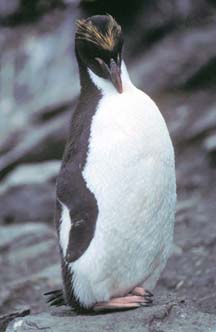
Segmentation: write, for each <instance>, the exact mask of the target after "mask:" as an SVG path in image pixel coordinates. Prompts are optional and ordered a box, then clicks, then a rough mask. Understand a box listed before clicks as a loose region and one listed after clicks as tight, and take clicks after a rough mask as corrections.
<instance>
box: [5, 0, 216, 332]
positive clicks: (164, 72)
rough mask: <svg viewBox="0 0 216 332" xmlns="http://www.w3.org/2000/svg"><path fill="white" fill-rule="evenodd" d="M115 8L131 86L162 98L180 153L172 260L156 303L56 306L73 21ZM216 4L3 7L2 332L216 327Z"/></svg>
mask: <svg viewBox="0 0 216 332" xmlns="http://www.w3.org/2000/svg"><path fill="white" fill-rule="evenodd" d="M104 13H110V14H112V15H113V16H114V17H116V19H117V20H118V21H119V22H120V23H121V24H122V26H123V28H124V31H125V49H124V54H125V59H126V62H127V64H128V67H129V71H130V74H131V77H132V80H133V82H134V83H135V84H136V85H137V86H138V87H139V88H141V89H143V90H144V91H146V92H147V93H148V94H150V96H151V97H152V98H153V99H154V100H155V101H156V102H157V103H158V105H159V107H160V109H161V111H162V113H163V115H164V117H165V119H166V121H167V124H168V127H169V130H170V133H171V136H172V139H173V141H174V146H175V151H176V170H177V185H178V205H177V216H176V228H175V245H174V248H173V255H172V257H171V258H170V260H169V262H168V265H167V267H166V269H165V271H164V273H163V276H162V278H161V279H160V282H159V284H158V286H157V288H156V290H155V304H154V306H153V307H151V308H141V309H138V310H135V311H129V312H121V313H115V314H108V315H99V316H83V317H80V316H77V315H75V314H74V313H73V312H70V310H68V309H67V308H63V309H62V308H60V309H59V310H57V309H55V310H53V309H50V308H49V307H48V306H47V305H46V303H45V299H44V298H43V295H42V294H43V292H45V291H47V290H52V289H55V288H56V287H57V288H59V287H61V279H60V262H59V257H58V247H57V243H56V236H55V229H54V225H53V211H54V203H55V178H56V174H57V172H58V170H59V166H60V160H61V156H62V152H63V148H64V144H65V139H66V136H67V125H68V123H69V121H70V118H71V114H72V112H73V109H74V105H75V104H76V100H77V96H78V93H79V83H78V72H77V65H76V61H75V57H74V27H75V20H76V19H77V18H81V17H87V16H89V15H92V14H104ZM215 14H216V3H215V1H214V0H196V1H194V0H172V1H171V0H145V1H141V0H133V1H128V2H126V1H116V0H115V1H114V0H109V1H108V0H85V1H84V0H83V1H79V0H31V1H30V0H0V181H1V182H0V331H1V332H3V331H7V332H15V331H18V332H19V331H40V330H43V331H45V332H46V331H47V332H52V331H53V332H56V331H64V332H69V331H82V332H83V331H105V330H106V331H121V332H124V331H125V332H126V331H136V332H139V331H142V332H145V331H150V332H159V331H160V332H162V331H166V332H180V331H184V332H185V331H189V332H195V331H196V332H206V331H209V332H210V331H211V332H215V331H216V171H215V168H216V16H215Z"/></svg>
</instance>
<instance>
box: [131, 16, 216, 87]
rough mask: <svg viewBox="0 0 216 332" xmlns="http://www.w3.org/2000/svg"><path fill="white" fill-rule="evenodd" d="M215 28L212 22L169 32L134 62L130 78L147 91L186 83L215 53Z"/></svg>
mask: <svg viewBox="0 0 216 332" xmlns="http://www.w3.org/2000/svg"><path fill="white" fill-rule="evenodd" d="M215 28H216V25H215V23H214V22H213V23H208V24H205V25H203V26H202V27H193V28H191V29H190V30H184V29H182V30H179V31H175V32H173V33H172V34H170V35H168V36H167V37H165V38H164V39H163V40H162V41H160V43H156V44H155V45H154V46H153V47H152V48H151V49H150V51H149V52H146V53H145V54H144V55H141V56H140V58H139V59H138V60H137V61H136V63H135V65H134V67H133V68H132V70H131V76H132V77H133V81H134V82H136V84H137V85H138V86H140V87H141V88H143V89H144V90H145V91H146V92H147V93H149V92H150V93H152V91H154V92H155V91H159V90H160V91H161V90H165V89H166V90H167V89H175V88H179V87H184V86H185V85H186V84H189V82H190V81H191V80H192V79H193V78H194V77H195V75H196V74H197V73H199V72H200V71H201V70H202V69H203V68H204V67H206V66H207V65H208V64H209V63H210V62H211V61H212V60H213V59H214V58H215V56H216V49H215V47H212V45H213V40H214V39H215ZM201 50H202V51H201ZM179 54H181V57H180V56H179Z"/></svg>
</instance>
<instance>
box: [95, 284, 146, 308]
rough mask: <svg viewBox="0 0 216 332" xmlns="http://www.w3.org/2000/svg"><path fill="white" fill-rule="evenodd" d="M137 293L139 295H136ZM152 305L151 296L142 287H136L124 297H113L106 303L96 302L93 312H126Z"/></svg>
mask: <svg viewBox="0 0 216 332" xmlns="http://www.w3.org/2000/svg"><path fill="white" fill-rule="evenodd" d="M138 293H139V294H138ZM151 303H152V294H151V293H150V292H148V291H144V289H143V288H142V287H136V288H135V289H134V290H133V291H132V293H131V294H128V295H126V296H124V297H114V298H112V299H111V300H110V301H107V302H98V303H96V304H95V305H94V307H93V310H94V311H95V312H99V311H104V310H127V309H135V308H139V307H141V306H145V307H146V306H149V305H150V304H151Z"/></svg>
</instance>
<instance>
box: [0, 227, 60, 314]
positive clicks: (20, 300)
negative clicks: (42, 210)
mask: <svg viewBox="0 0 216 332" xmlns="http://www.w3.org/2000/svg"><path fill="white" fill-rule="evenodd" d="M0 257H1V258H0V262H1V266H4V269H3V270H2V271H1V274H0V312H1V313H2V314H3V313H4V314H5V315H7V314H8V313H10V312H13V311H14V310H15V309H16V308H17V306H18V305H20V304H28V305H29V306H30V307H31V311H32V312H34V313H35V312H38V311H39V308H40V310H41V309H42V308H43V310H45V309H46V308H48V306H47V305H46V303H45V299H44V297H43V293H44V292H45V291H46V290H49V289H53V288H56V287H57V288H59V286H60V282H61V275H60V261H59V254H58V245H57V240H56V235H55V232H54V231H53V230H52V229H51V228H49V227H48V226H46V225H44V224H40V223H27V224H20V225H11V226H0Z"/></svg>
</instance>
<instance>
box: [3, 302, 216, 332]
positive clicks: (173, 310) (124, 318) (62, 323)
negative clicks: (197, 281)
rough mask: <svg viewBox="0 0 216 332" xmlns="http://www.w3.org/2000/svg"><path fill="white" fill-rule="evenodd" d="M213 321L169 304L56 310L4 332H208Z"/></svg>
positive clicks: (15, 323)
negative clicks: (101, 310) (86, 310)
mask: <svg viewBox="0 0 216 332" xmlns="http://www.w3.org/2000/svg"><path fill="white" fill-rule="evenodd" d="M215 324H216V319H215V316H213V315H209V314H205V313H201V312H198V311H196V310H194V309H192V308H190V307H189V306H187V305H183V304H178V303H170V304H161V305H155V306H152V307H150V308H140V309H137V310H133V311H126V312H120V313H109V314H106V315H102V314H100V315H94V316H90V315H83V316H77V315H75V314H73V313H69V311H65V312H62V311H59V312H57V313H53V314H52V315H50V314H48V313H43V314H39V315H34V316H33V315H32V316H28V317H24V318H23V319H20V318H18V319H16V320H15V321H13V322H11V323H10V325H9V326H8V328H7V330H6V332H25V331H26V332H27V331H28V332H29V331H31V330H32V329H34V331H41V330H43V331H47V332H48V331H50V332H57V331H58V332H60V331H64V332H73V331H74V332H75V331H82V332H91V331H94V332H95V331H121V332H129V331H136V332H149V331H166V332H174V331H175V332H185V331H190V332H204V331H206V332H207V331H209V332H211V331H213V329H214V328H215Z"/></svg>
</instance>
